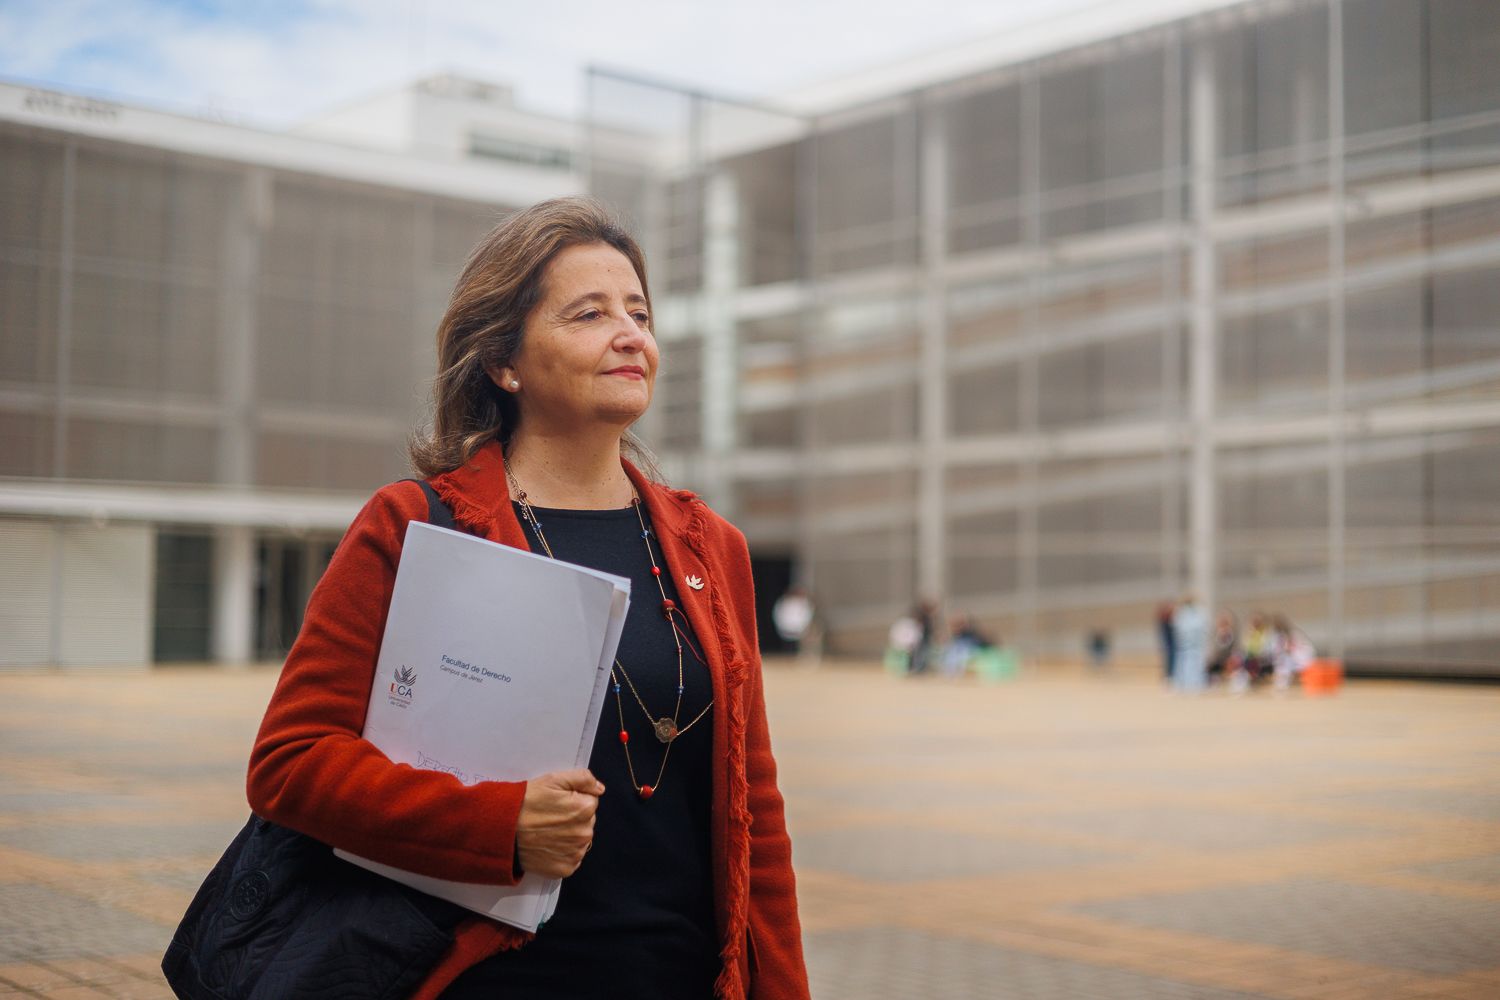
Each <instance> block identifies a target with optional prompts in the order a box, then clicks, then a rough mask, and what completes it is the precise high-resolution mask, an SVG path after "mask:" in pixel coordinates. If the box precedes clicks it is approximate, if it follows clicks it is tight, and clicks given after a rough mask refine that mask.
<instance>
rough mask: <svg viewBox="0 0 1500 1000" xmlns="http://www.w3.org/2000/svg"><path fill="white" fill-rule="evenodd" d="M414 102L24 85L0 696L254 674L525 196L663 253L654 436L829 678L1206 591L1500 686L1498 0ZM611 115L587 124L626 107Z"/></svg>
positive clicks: (1298, 10)
mask: <svg viewBox="0 0 1500 1000" xmlns="http://www.w3.org/2000/svg"><path fill="white" fill-rule="evenodd" d="M589 84H590V86H589V94H590V116H589V121H588V122H586V123H581V124H579V125H577V126H575V125H573V124H571V123H564V122H557V121H548V120H545V119H543V118H541V117H539V116H527V115H524V114H522V113H520V112H518V111H516V110H515V109H514V108H513V107H511V106H510V104H509V102H508V100H507V95H506V94H505V93H504V92H503V89H496V88H491V87H484V86H482V85H477V84H473V83H471V82H468V81H455V80H438V81H427V82H425V83H423V84H420V85H418V86H416V87H414V88H411V89H410V90H409V91H403V92H400V93H396V94H389V95H380V96H378V97H376V98H372V99H371V101H369V102H364V103H362V104H361V105H359V106H356V107H353V108H345V109H340V110H338V111H337V112H334V113H332V114H330V115H328V116H326V118H324V119H322V120H320V121H318V122H313V123H309V124H308V126H307V127H306V128H303V129H299V130H297V131H296V132H295V133H292V134H276V133H266V132H259V131H256V130H253V129H246V128H238V127H233V126H229V125H225V124H222V123H213V122H204V121H198V120H193V119H186V118H180V117H175V116H170V115H162V114H157V113H154V112H148V111H144V110H141V109H136V108H130V107H124V106H120V105H116V104H112V103H109V102H100V101H94V100H89V99H86V98H79V97H76V96H72V95H60V94H55V93H51V92H46V91H41V90H36V89H33V88H27V87H23V86H0V476H3V477H5V478H3V479H0V562H3V564H4V565H5V567H6V572H5V574H4V576H3V578H0V664H34V663H61V664H92V663H101V662H145V661H148V660H152V659H155V660H172V659H184V658H187V659H201V658H216V659H220V660H224V661H229V662H233V661H239V660H245V659H250V658H257V657H275V656H277V655H279V654H280V653H281V652H282V651H283V650H284V649H285V648H286V646H287V644H288V643H289V642H290V639H291V637H292V635H293V634H294V630H295V627H296V624H297V622H298V621H299V619H300V610H301V605H302V602H303V601H304V600H305V598H306V595H307V592H308V589H309V587H310V585H311V583H312V581H313V580H315V578H316V576H317V573H318V572H319V570H320V569H321V566H322V564H323V561H324V559H325V558H326V554H327V552H328V550H329V547H330V546H331V545H332V544H333V543H334V542H335V541H336V540H337V538H338V534H339V531H340V530H341V529H342V527H343V525H344V524H346V523H347V522H348V520H349V518H350V517H351V516H352V515H353V513H354V511H355V510H356V509H357V506H358V504H359V502H360V499H361V498H362V497H363V496H365V495H367V494H368V493H369V492H370V491H371V490H372V489H373V488H374V487H376V486H378V485H379V484H380V483H382V482H385V481H388V480H390V479H393V478H397V477H399V476H401V475H403V474H405V470H404V464H403V461H402V454H401V442H402V441H403V439H404V437H405V435H406V433H407V431H408V430H409V429H410V427H411V426H412V424H413V423H414V422H415V421H416V420H417V419H418V418H419V416H420V414H421V407H422V401H423V396H424V395H425V380H426V378H427V377H428V375H429V374H430V366H431V361H430V358H431V333H432V330H433V328H434V326H435V324H436V321H437V319H438V317H439V315H440V313H441V309H442V304H443V300H444V297H445V296H446V294H447V291H448V288H449V286H450V284H451V281H452V278H453V276H454V274H455V271H456V268H457V266H458V264H459V262H460V261H461V260H462V258H463V256H464V254H465V253H466V252H467V250H468V248H469V246H470V245H471V244H472V242H473V241H474V239H475V238H476V237H477V236H478V235H479V234H480V233H482V232H483V231H484V230H485V229H486V228H487V227H488V225H489V224H490V223H491V222H492V221H493V219H494V217H495V216H496V215H497V214H498V213H499V212H500V211H501V210H503V209H504V208H505V207H507V206H511V205H519V204H524V203H527V202H530V201H534V200H537V199H539V198H541V197H545V196H547V195H551V194H555V193H563V192H567V191H576V190H583V189H585V188H591V189H593V190H594V191H595V192H596V193H598V194H600V195H601V196H603V197H605V198H606V199H608V200H610V201H612V202H614V203H616V204H617V205H618V206H620V207H621V208H622V209H624V210H625V211H626V212H627V213H628V214H630V215H632V216H633V217H634V218H635V219H636V220H637V221H638V222H639V224H640V226H641V228H642V231H643V233H644V234H645V236H646V237H647V241H648V244H649V246H648V249H649V251H650V257H651V260H652V265H653V269H654V274H653V282H654V290H655V293H656V296H657V300H658V301H657V329H658V334H659V336H660V337H661V338H662V340H663V359H664V360H663V363H664V369H663V374H662V378H661V380H660V382H659V384H658V400H657V405H656V406H654V407H653V412H652V414H651V415H650V417H649V418H648V420H647V422H646V424H645V426H644V428H643V431H644V434H645V437H646V439H647V440H648V442H650V443H651V444H653V445H654V446H655V447H656V448H657V449H658V450H659V452H660V453H661V455H662V458H663V464H664V467H665V468H666V470H667V472H668V473H669V475H670V476H671V477H672V478H673V479H674V480H676V481H677V482H678V483H680V484H681V485H685V486H690V487H694V488H697V489H700V490H702V491H703V492H705V493H706V494H707V495H708V496H709V498H710V499H711V500H712V501H713V502H714V503H715V505H716V506H718V507H719V508H721V509H723V510H724V511H725V512H726V513H727V514H729V515H730V516H731V517H733V518H734V520H735V521H736V523H738V524H739V525H740V526H741V527H742V528H744V530H745V532H746V534H747V536H748V537H749V540H750V543H751V547H752V554H753V555H754V557H755V561H756V566H757V569H758V572H759V575H760V577H761V580H760V583H761V588H762V591H763V593H762V599H763V601H764V600H769V599H770V598H773V597H774V596H775V593H776V591H778V590H779V589H780V588H781V587H782V586H784V585H785V584H786V583H788V582H790V581H792V580H794V579H796V580H801V581H803V582H805V583H807V584H808V585H809V586H810V587H811V589H812V590H813V592H814V594H815V596H816V598H817V600H818V602H819V605H820V607H821V609H822V611H823V613H824V617H825V620H826V623H827V626H828V631H829V640H830V645H831V648H833V649H834V650H843V651H848V652H860V653H863V652H870V651H874V650H877V649H878V648H879V646H880V645H881V644H882V642H883V641H884V636H885V632H886V628H887V626H888V625H889V623H890V622H891V620H892V619H893V618H894V617H896V616H897V615H899V614H901V613H902V612H904V611H905V610H907V609H908V608H909V607H910V606H911V605H912V603H913V602H915V601H917V600H919V599H923V598H931V599H934V600H937V601H939V602H941V603H942V605H943V606H944V607H945V608H946V609H948V610H950V611H964V612H968V613H972V614H973V615H975V616H977V617H978V619H979V620H980V622H981V623H982V624H983V625H985V626H987V628H988V629H989V630H991V631H995V632H998V633H999V634H1001V635H1002V636H1004V637H1005V638H1006V639H1007V640H1011V641H1014V642H1017V643H1019V644H1020V645H1022V647H1023V648H1024V649H1025V650H1026V651H1027V652H1029V653H1032V654H1035V655H1038V656H1042V657H1049V658H1051V657H1057V656H1060V655H1078V654H1080V653H1081V651H1082V641H1083V636H1084V634H1085V633H1086V632H1087V631H1089V630H1092V629H1096V628H1105V629H1108V630H1109V631H1110V632H1111V633H1112V634H1113V636H1114V637H1115V640H1116V645H1117V648H1120V649H1122V650H1126V651H1134V652H1137V653H1141V654H1146V653H1149V651H1150V649H1151V646H1152V643H1153V641H1154V640H1153V625H1152V619H1153V616H1154V612H1155V609H1156V606H1157V604H1158V603H1159V602H1161V601H1163V600H1167V599H1171V598H1173V597H1175V596H1177V595H1179V594H1181V593H1182V592H1183V591H1185V590H1193V591H1196V592H1197V593H1198V594H1199V595H1200V596H1201V597H1203V598H1205V599H1206V600H1208V601H1209V602H1211V603H1213V604H1214V605H1217V606H1225V607H1229V608H1232V609H1234V610H1236V611H1237V612H1239V613H1240V614H1241V616H1242V617H1243V616H1244V615H1246V614H1248V613H1250V612H1252V611H1255V610H1264V611H1269V612H1282V613H1285V614H1287V615H1289V616H1290V617H1291V618H1292V619H1293V620H1294V621H1295V622H1297V623H1298V624H1299V625H1301V626H1302V627H1303V628H1305V629H1306V630H1307V631H1308V632H1309V633H1310V635H1311V636H1312V638H1313V639H1314V640H1315V642H1316V643H1317V644H1318V645H1319V646H1320V647H1321V648H1322V649H1323V650H1325V651H1328V652H1332V653H1334V654H1335V655H1343V656H1346V657H1347V658H1349V659H1350V660H1351V661H1352V662H1357V663H1360V664H1362V665H1365V666H1368V667H1371V668H1380V667H1382V666H1387V665H1392V664H1398V665H1401V666H1403V667H1410V666H1413V665H1417V666H1425V667H1426V668H1427V669H1430V670H1434V671H1451V672H1455V673H1459V672H1466V671H1467V672H1473V671H1493V672H1500V5H1496V4H1494V3H1491V2H1488V0H1255V2H1250V3H1238V4H1232V5H1225V4H1223V3H1212V2H1208V0H1153V2H1152V3H1148V4H1115V5H1096V6H1095V7H1093V8H1090V10H1089V11H1088V12H1087V14H1086V16H1075V17H1072V18H1064V19H1057V20H1053V21H1050V22H1047V23H1044V24H1042V25H1039V26H1037V27H1036V28H1034V29H1030V30H1027V31H1021V32H1015V33H1012V34H1009V35H1007V36H1005V37H1003V38H998V39H978V40H975V41H974V42H973V43H971V44H968V45H965V46H960V47H958V48H956V49H954V50H951V51H949V52H945V53H941V54H937V55H934V56H931V57H925V58H920V59H914V60H911V61H909V62H906V63H902V64H896V65H891V66H888V67H883V68H880V69H878V70H877V71H875V72H872V73H870V74H868V75H866V76H863V77H861V78H857V79H853V80H844V81H836V82H835V83H832V84H830V85H828V86H826V87H822V88H819V89H817V90H815V91H809V92H804V93H802V94H797V95H790V96H789V97H788V99H787V100H786V101H785V102H783V104H782V105H781V106H779V107H776V108H771V107H766V106H758V105H750V104H745V103H737V102H732V101H726V100H723V99H721V98H716V97H714V96H711V95H708V94H703V93H696V92H692V91H685V90H680V89H674V88H672V87H667V86H662V85H659V84H655V83H651V82H649V81H641V80H633V79H629V78H626V77H623V76H619V75H613V74H609V73H604V72H596V73H594V74H592V75H591V76H590V80H589ZM606 123H607V124H606Z"/></svg>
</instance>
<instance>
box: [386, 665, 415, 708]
mask: <svg viewBox="0 0 1500 1000" xmlns="http://www.w3.org/2000/svg"><path fill="white" fill-rule="evenodd" d="M395 677H396V679H395V680H394V681H392V682H391V695H392V696H393V697H396V698H400V699H401V700H402V701H411V696H412V688H413V687H415V686H416V683H417V672H416V671H415V670H413V669H412V668H411V667H408V666H407V665H406V664H404V663H403V664H402V665H401V666H400V667H398V668H396V670H395Z"/></svg>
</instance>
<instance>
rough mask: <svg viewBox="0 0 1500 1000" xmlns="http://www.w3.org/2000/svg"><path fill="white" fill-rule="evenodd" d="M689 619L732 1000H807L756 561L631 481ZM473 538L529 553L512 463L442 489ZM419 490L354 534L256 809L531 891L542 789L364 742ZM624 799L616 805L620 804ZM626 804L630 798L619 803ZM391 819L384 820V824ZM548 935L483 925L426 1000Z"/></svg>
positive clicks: (460, 876)
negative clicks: (708, 684)
mask: <svg viewBox="0 0 1500 1000" xmlns="http://www.w3.org/2000/svg"><path fill="white" fill-rule="evenodd" d="M625 468H626V472H627V473H628V474H629V476H630V478H631V480H632V481H633V482H634V483H635V486H636V489H637V490H638V491H639V493H640V495H641V497H642V499H643V500H644V501H645V504H646V508H647V510H648V511H649V512H650V515H651V520H652V522H653V524H654V526H655V529H656V533H657V538H658V540H659V543H660V545H661V552H662V555H663V557H664V558H665V566H666V569H667V571H668V572H670V573H671V574H672V578H673V579H674V580H676V581H678V582H679V583H683V582H684V581H685V580H686V578H688V577H694V578H696V579H698V580H701V581H702V582H703V589H702V590H695V589H693V588H692V587H691V586H679V587H678V591H679V594H680V595H681V604H682V610H683V612H684V613H685V614H686V615H687V618H688V620H689V621H690V622H691V623H692V626H693V630H694V631H695V632H696V633H697V635H698V637H699V641H700V643H701V644H702V647H703V653H704V657H705V659H706V660H707V661H708V666H709V671H710V673H711V674H712V679H713V691H714V711H713V713H712V719H713V728H714V732H713V754H714V764H713V803H712V807H711V831H712V840H713V844H712V857H713V871H714V906H715V911H716V915H717V923H718V930H719V935H720V955H721V957H722V959H723V970H722V972H721V973H720V975H719V978H718V980H717V982H716V983H715V987H714V989H715V994H716V995H717V996H719V997H723V998H727V1000H739V998H754V1000H762V998H764V1000H783V998H785V1000H806V998H807V996H808V985H807V972H806V969H805V967H804V964H803V958H802V934H801V926H800V923H799V921H798V918H797V898H796V886H795V882H794V879H793V875H792V852H791V841H790V839H789V838H788V837H787V833H786V824H785V821H784V819H783V812H782V799H781V793H780V792H779V791H778V790H777V788H776V763H775V761H774V760H773V759H772V756H771V743H770V736H769V734H768V732H767V729H766V711H765V701H764V696H763V691H762V687H761V672H760V657H759V653H758V649H757V642H756V631H755V609H754V602H753V600H752V595H753V588H752V584H751V578H750V557H749V552H748V550H747V549H746V547H745V539H744V536H743V535H742V534H740V532H739V531H738V530H737V529H736V528H734V527H733V526H732V525H730V524H729V523H728V522H727V521H724V520H723V519H722V518H720V517H719V516H718V515H716V514H714V513H713V512H712V511H710V510H709V509H708V507H707V505H705V504H704V503H703V501H702V500H700V499H698V498H697V497H696V496H694V495H693V494H692V493H689V492H687V491H683V490H670V489H666V488H664V487H662V486H659V485H657V484H655V483H652V482H650V481H649V480H647V479H646V478H645V477H643V476H642V475H641V473H640V472H639V471H638V470H636V469H635V468H634V467H633V466H631V465H630V464H629V463H626V466H625ZM432 484H433V486H434V487H435V488H436V489H437V491H438V494H439V495H440V496H441V497H442V498H443V499H444V500H445V501H446V502H447V503H448V505H449V506H450V507H451V508H452V509H453V516H454V520H455V521H456V522H457V523H458V524H459V526H460V527H462V528H465V529H467V530H470V531H473V532H475V533H476V534H478V535H481V536H482V537H485V538H488V539H490V540H491V541H495V542H501V543H503V544H506V545H513V546H516V547H518V548H526V547H528V546H527V542H526V536H525V534H524V533H523V532H522V530H521V525H520V523H519V522H518V521H517V520H516V517H515V513H514V511H513V510H512V508H511V504H510V494H509V491H508V490H507V488H506V484H505V475H504V468H503V464H502V461H501V455H500V447H499V445H498V444H493V443H492V444H490V445H487V446H486V447H484V448H483V449H481V450H480V451H479V453H478V454H476V455H475V456H474V458H473V459H471V460H470V461H469V462H468V463H467V464H466V465H464V466H463V467H462V468H459V469H456V470H454V471H453V472H450V473H446V474H444V475H441V476H437V477H435V478H434V479H433V480H432ZM426 518H427V503H426V499H425V497H424V495H423V493H422V490H421V488H420V487H419V486H418V485H417V484H416V483H411V482H401V483H394V484H392V485H390V486H386V487H384V488H382V489H381V490H380V491H379V492H377V493H376V494H375V496H374V497H372V498H371V499H370V501H369V502H368V503H367V504H365V507H364V509H363V510H361V511H360V513H359V515H358V516H357V517H356V518H355V519H354V523H353V524H352V525H350V526H349V531H348V533H347V534H345V536H344V539H343V541H342V542H340V543H339V547H338V550H337V551H336V552H335V553H334V555H333V559H332V561H331V562H330V563H329V565H328V569H327V571H326V572H325V573H324V574H323V578H322V580H321V581H320V582H319V583H318V586H317V587H316V589H314V591H313V594H312V598H311V599H310V600H309V602H308V606H307V614H306V617H305V619H304V620H303V624H302V631H301V633H300V634H299V635H298V636H297V641H296V643H295V644H294V645H293V646H292V651H291V653H290V654H289V655H288V657H287V660H286V665H285V666H284V667H283V668H282V672H281V679H280V681H279V682H278V683H277V685H276V691H275V693H274V694H273V695H272V696H271V703H270V706H269V707H268V708H267V709H266V716H265V720H264V721H263V722H262V723H261V727H260V734H259V736H257V738H256V741H255V748H254V750H253V751H252V753H251V757H250V771H249V778H248V781H247V787H248V792H249V799H250V808H251V809H252V810H254V812H255V813H256V814H257V815H259V816H262V817H265V818H266V819H269V820H272V821H274V822H277V823H280V824H282V825H284V826H287V827H290V828H292V829H294V830H299V831H301V832H303V833H306V834H309V835H310V836H312V837H315V838H317V839H318V840H321V841H324V842H325V843H331V844H334V845H337V846H339V847H342V848H345V849H347V850H349V851H352V852H353V853H355V854H359V855H363V856H364V857H367V858H372V859H374V860H376V861H382V862H385V863H386V864H390V865H394V866H396V867H399V868H405V869H408V870H410V871H415V872H420V873H422V874H424V875H432V876H435V877H437V878H444V879H453V880H458V881H465V882H485V883H494V884H500V885H509V884H513V883H514V882H515V881H516V880H517V878H519V873H518V872H517V871H515V869H514V867H513V863H512V861H513V858H514V854H515V852H514V846H515V832H516V820H517V817H518V815H519V814H520V810H521V801H522V799H523V798H524V796H525V793H526V784H525V782H481V783H479V784H476V785H472V786H467V787H466V786H464V785H462V784H460V783H459V781H458V780H457V779H456V778H454V777H453V776H451V775H447V774H442V773H439V772H435V771H422V770H417V769H415V768H412V767H409V766H407V765H405V764H393V763H391V761H390V760H388V759H387V758H386V757H385V756H384V755H383V754H382V753H381V752H380V751H379V750H377V749H375V747H374V746H373V745H372V744H370V743H368V742H366V741H365V740H364V739H362V738H361V737H360V733H361V731H362V730H363V729H364V721H365V710H366V707H367V705H368V702H369V697H370V688H371V686H372V684H373V682H374V673H375V660H376V656H377V654H378V653H379V650H380V640H381V636H382V635H383V633H384V631H385V616H386V612H387V609H388V608H389V606H390V600H391V591H392V589H393V587H394V585H395V579H396V565H397V563H398V561H399V560H400V557H401V544H402V540H403V538H404V537H405V532H406V525H407V522H409V521H425V520H426ZM606 794H608V793H606ZM615 794H619V792H618V791H616V792H615ZM373 804H378V805H379V808H372V805H373ZM531 937H532V936H531V935H530V934H527V933H525V932H523V931H520V930H517V929H515V928H511V927H509V926H506V925H502V924H498V923H495V922H494V921H490V920H485V919H483V918H480V917H478V916H476V917H474V918H472V919H469V920H466V921H464V922H463V923H462V924H460V926H459V929H458V933H457V936H456V938H455V940H454V943H453V945H452V947H451V948H450V949H449V951H448V953H447V954H446V956H445V957H444V958H443V959H442V960H441V961H440V962H439V963H438V965H437V966H436V967H435V968H434V969H433V970H432V972H431V974H430V975H429V976H428V978H427V980H426V981H425V982H424V983H423V984H422V985H421V987H420V988H419V989H418V990H417V992H416V993H415V994H414V995H413V1000H433V998H435V997H437V996H438V994H440V993H441V992H442V991H443V990H444V989H445V988H446V987H447V986H448V984H449V983H451V982H452V981H453V980H454V979H455V978H456V977H457V976H458V975H459V974H460V973H461V972H463V971H464V970H465V969H467V968H469V967H470V966H472V965H474V964H475V963H476V962H479V961H481V960H482V959H485V958H487V957H489V956H490V955H493V954H496V953H497V952H500V951H503V950H505V949H507V948H517V947H521V946H523V945H525V944H526V942H528V941H530V940H531Z"/></svg>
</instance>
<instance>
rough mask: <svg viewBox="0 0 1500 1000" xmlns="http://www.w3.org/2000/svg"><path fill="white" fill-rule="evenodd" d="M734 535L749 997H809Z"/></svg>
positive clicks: (744, 561)
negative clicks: (742, 666)
mask: <svg viewBox="0 0 1500 1000" xmlns="http://www.w3.org/2000/svg"><path fill="white" fill-rule="evenodd" d="M736 536H738V532H736ZM736 540H737V541H738V542H739V545H738V546H736V548H737V549H738V551H737V552H736V553H735V557H736V558H735V562H736V563H737V564H738V565H737V566H736V567H735V568H736V570H738V571H739V572H737V573H736V578H737V579H740V580H743V581H744V587H743V592H742V593H737V594H736V595H735V601H734V604H735V608H734V614H735V618H736V621H737V624H739V626H740V638H741V644H742V648H743V649H744V650H745V651H746V654H747V658H748V659H749V664H748V667H749V671H748V676H747V677H746V678H745V690H744V699H745V701H744V705H745V778H746V781H747V783H748V786H749V787H748V789H747V791H748V802H747V805H748V807H749V809H750V913H749V918H750V942H749V945H750V947H751V949H752V950H751V955H750V960H751V973H750V983H749V995H750V997H751V998H752V1000H807V997H808V983H807V966H806V964H805V962H804V960H803V957H802V924H801V921H800V920H799V919H798V917H797V885H796V878H795V876H794V875H793V873H792V841H791V838H790V837H789V836H787V831H786V816H785V805H784V803H783V801H782V798H781V791H780V789H779V788H778V787H777V785H776V760H775V758H774V757H773V756H772V755H771V734H770V729H769V727H768V726H767V724H766V700H765V689H764V686H763V684H762V680H761V663H760V653H759V648H758V643H757V637H756V626H755V594H754V587H753V584H752V583H751V576H750V552H749V549H748V548H746V547H745V544H744V541H743V537H742V536H738V537H737V538H736Z"/></svg>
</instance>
